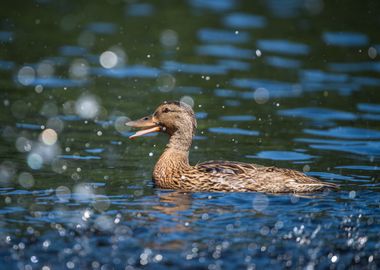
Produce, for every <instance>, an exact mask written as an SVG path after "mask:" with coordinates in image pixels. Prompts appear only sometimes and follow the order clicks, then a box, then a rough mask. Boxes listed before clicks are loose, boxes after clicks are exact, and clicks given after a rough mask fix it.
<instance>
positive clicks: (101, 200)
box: [92, 196, 111, 212]
mask: <svg viewBox="0 0 380 270" xmlns="http://www.w3.org/2000/svg"><path fill="white" fill-rule="evenodd" d="M92 205H93V207H94V208H95V209H96V210H98V211H99V212H104V211H106V210H107V209H108V208H109V207H110V205H111V202H110V200H109V199H108V197H107V196H99V197H96V198H95V200H94V202H93V203H92Z"/></svg>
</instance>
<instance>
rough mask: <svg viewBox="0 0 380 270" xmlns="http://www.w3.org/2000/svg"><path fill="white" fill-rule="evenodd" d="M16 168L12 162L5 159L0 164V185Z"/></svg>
mask: <svg viewBox="0 0 380 270" xmlns="http://www.w3.org/2000/svg"><path fill="white" fill-rule="evenodd" d="M15 173H16V170H15V168H14V165H13V163H11V162H9V161H5V162H3V163H1V164H0V186H1V185H6V184H8V182H9V181H10V180H11V179H12V178H13V176H14V175H15Z"/></svg>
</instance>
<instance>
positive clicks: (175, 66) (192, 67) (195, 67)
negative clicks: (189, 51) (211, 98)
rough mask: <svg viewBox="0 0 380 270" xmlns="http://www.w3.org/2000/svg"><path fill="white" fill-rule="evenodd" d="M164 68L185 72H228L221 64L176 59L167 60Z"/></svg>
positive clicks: (211, 73)
mask: <svg viewBox="0 0 380 270" xmlns="http://www.w3.org/2000/svg"><path fill="white" fill-rule="evenodd" d="M163 69H164V70H167V71H170V72H184V73H190V74H203V75H204V74H210V75H213V74H214V75H215V74H226V73H227V68H226V67H223V66H219V65H206V64H187V63H180V62H176V61H165V62H164V64H163Z"/></svg>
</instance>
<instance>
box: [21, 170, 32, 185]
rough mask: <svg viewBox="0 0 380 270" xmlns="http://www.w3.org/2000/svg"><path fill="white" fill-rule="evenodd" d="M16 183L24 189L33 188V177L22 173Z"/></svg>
mask: <svg viewBox="0 0 380 270" xmlns="http://www.w3.org/2000/svg"><path fill="white" fill-rule="evenodd" d="M18 182H19V184H20V185H21V186H23V187H24V188H31V187H33V186H34V178H33V175H32V174H30V173H28V172H22V173H20V175H19V176H18Z"/></svg>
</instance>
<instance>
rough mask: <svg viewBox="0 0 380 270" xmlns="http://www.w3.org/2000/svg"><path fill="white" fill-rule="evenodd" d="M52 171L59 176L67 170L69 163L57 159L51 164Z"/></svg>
mask: <svg viewBox="0 0 380 270" xmlns="http://www.w3.org/2000/svg"><path fill="white" fill-rule="evenodd" d="M51 169H52V170H53V171H54V172H56V173H59V174H61V173H64V172H65V171H66V170H67V161H66V160H63V159H58V158H56V159H54V160H53V161H52V163H51Z"/></svg>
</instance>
